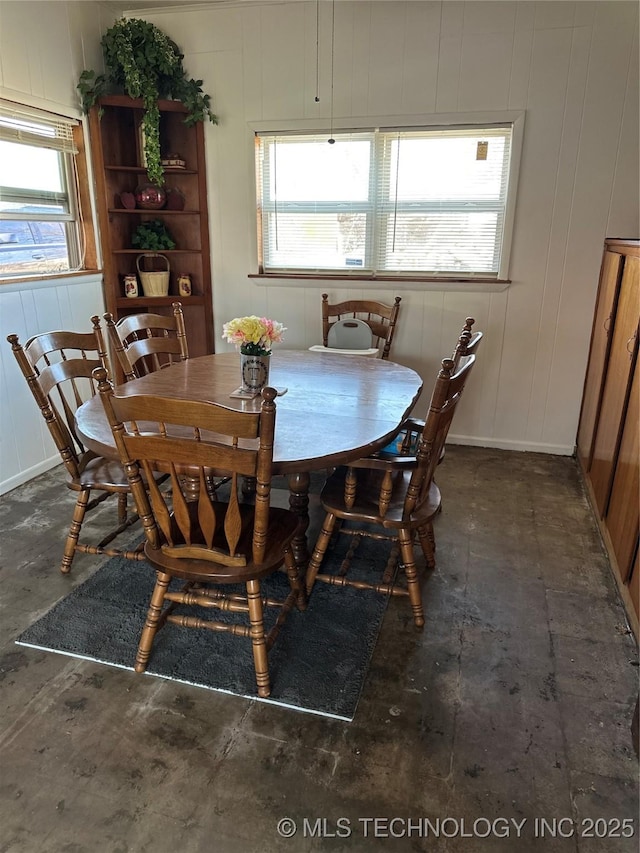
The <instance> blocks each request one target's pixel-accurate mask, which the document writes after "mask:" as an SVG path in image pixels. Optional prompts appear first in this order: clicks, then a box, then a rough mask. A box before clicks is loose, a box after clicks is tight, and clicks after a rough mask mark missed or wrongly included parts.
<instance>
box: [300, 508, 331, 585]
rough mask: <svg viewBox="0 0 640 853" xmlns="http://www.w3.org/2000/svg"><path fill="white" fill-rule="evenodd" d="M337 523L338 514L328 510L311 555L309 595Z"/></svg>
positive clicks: (308, 575) (308, 569) (308, 583)
mask: <svg viewBox="0 0 640 853" xmlns="http://www.w3.org/2000/svg"><path fill="white" fill-rule="evenodd" d="M335 523H336V516H335V515H333V513H331V512H328V513H327V515H326V516H325V519H324V521H323V523H322V529H321V530H320V535H319V536H318V539H317V541H316V545H315V548H314V549H313V554H312V555H311V559H310V560H309V566H308V568H307V581H306V583H307V595H309V594H310V593H311V590H312V589H313V584H314V582H315V579H316V575H317V574H318V572H319V571H320V566H321V564H322V560H323V559H324V555H325V554H326V552H327V547H328V545H329V540H330V539H331V534H332V533H333V527H334V525H335Z"/></svg>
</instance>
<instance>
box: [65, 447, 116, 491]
mask: <svg viewBox="0 0 640 853" xmlns="http://www.w3.org/2000/svg"><path fill="white" fill-rule="evenodd" d="M92 457H93V458H92ZM67 486H68V488H70V489H73V491H74V492H80V491H82V490H83V489H100V490H102V491H104V490H108V491H110V492H112V491H113V492H128V491H129V481H128V480H127V475H126V474H125V472H124V468H123V467H122V465H121V464H120V462H116V461H115V460H114V459H106V458H105V457H104V456H94V455H93V454H92V453H90V452H89V453H87V454H85V455H84V456H83V457H81V459H80V474H79V476H78V477H72V476H70V475H69V477H68V479H67Z"/></svg>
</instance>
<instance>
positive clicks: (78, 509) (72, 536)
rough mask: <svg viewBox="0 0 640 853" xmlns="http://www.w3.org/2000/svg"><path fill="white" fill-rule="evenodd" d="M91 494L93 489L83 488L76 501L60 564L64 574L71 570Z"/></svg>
mask: <svg viewBox="0 0 640 853" xmlns="http://www.w3.org/2000/svg"><path fill="white" fill-rule="evenodd" d="M90 494H91V489H83V490H82V491H81V492H80V493H79V495H78V500H77V501H76V505H75V508H74V510H73V517H72V519H71V525H70V527H69V533H68V534H67V541H66V542H65V545H64V554H63V556H62V563H61V565H60V571H61V572H62V574H63V575H66V574H68V573H69V572H70V571H71V563H72V562H73V558H74V556H75V553H76V546H77V544H78V539H79V537H80V529H81V527H82V522H83V521H84V516H85V513H86V511H87V504H88V503H89V495H90Z"/></svg>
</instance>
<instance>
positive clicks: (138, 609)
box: [16, 536, 388, 721]
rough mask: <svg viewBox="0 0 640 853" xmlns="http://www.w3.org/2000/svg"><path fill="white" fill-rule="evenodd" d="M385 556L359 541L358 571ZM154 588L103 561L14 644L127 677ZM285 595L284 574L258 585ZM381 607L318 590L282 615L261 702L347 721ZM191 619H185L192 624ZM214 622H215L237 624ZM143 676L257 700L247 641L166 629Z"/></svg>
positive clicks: (137, 570)
mask: <svg viewBox="0 0 640 853" xmlns="http://www.w3.org/2000/svg"><path fill="white" fill-rule="evenodd" d="M348 544H349V542H348V539H347V537H344V536H343V537H340V541H339V543H338V545H337V546H336V548H335V550H333V551H330V552H329V554H328V555H327V558H326V559H325V562H324V563H323V571H328V572H331V571H332V570H333V571H335V570H336V569H337V567H339V565H340V563H341V561H342V558H343V556H344V552H345V551H346V548H347V547H348ZM387 555H388V549H387V548H386V547H384V545H383V546H381V545H380V544H379V543H376V542H374V541H371V540H362V541H361V543H360V545H359V547H358V550H357V562H358V568H359V569H360V570H363V571H365V572H367V573H369V572H370V571H376V570H377V572H378V574H380V573H381V571H382V568H383V567H384V565H385V562H386V558H387ZM154 580H155V578H154V572H153V570H152V569H151V567H150V566H149V565H147V564H146V563H133V562H130V561H127V560H124V559H122V558H114V559H112V560H109V562H107V563H106V564H105V565H104V566H102V567H101V568H100V569H98V571H97V572H96V573H95V574H94V575H93V576H92V577H91V578H89V579H88V580H87V581H85V582H84V583H83V584H81V585H80V586H78V587H76V588H75V589H74V590H73V592H71V593H70V594H69V595H68V596H67V597H66V598H64V599H62V600H61V601H59V602H58V603H57V604H56V605H54V607H53V608H52V609H51V610H49V612H48V613H46V614H45V615H44V616H43V617H42V618H40V619H39V620H38V621H37V622H35V623H34V624H33V625H31V626H30V627H29V628H28V629H27V630H26V631H25V632H24V633H23V634H21V635H20V636H19V637H18V639H17V640H16V642H17V643H18V644H19V645H24V646H31V647H34V648H38V649H44V650H46V651H52V652H57V653H60V654H63V655H70V656H74V657H79V658H84V659H87V660H93V661H96V662H98V663H103V664H109V665H112V666H117V667H122V668H124V669H131V670H133V663H134V660H135V654H136V650H137V645H138V640H139V637H140V632H141V630H142V626H143V623H144V618H145V616H146V611H147V608H148V604H149V599H150V596H151V591H152V589H153V584H154ZM227 589H229V588H227ZM288 589H289V587H288V582H287V579H286V576H285V575H284V574H283V573H281V572H276V573H275V574H274V575H272V576H271V577H269V578H267V579H266V580H265V581H263V591H264V593H265V594H267V595H270V596H274V597H277V598H284V596H286V594H287V591H288ZM386 606H387V599H386V598H385V597H384V596H381V595H378V594H376V593H375V592H372V591H358V590H355V589H349V588H347V589H337V588H335V587H332V586H329V585H328V584H325V583H316V585H315V588H314V590H313V593H312V595H311V597H310V600H309V606H308V608H307V610H306V611H305V612H304V613H301V612H299V611H297V610H293V611H292V612H291V613H290V614H289V616H288V617H287V621H286V622H285V624H284V626H283V628H282V630H281V632H280V634H279V636H278V638H277V640H276V642H275V644H274V646H273V648H272V649H271V652H270V653H269V669H270V675H271V685H272V690H271V696H270V698H269V699H264V700H259V701H265V702H271V703H275V704H278V705H284V706H287V707H290V708H296V709H298V710H301V711H307V712H310V713H315V714H321V715H324V716H330V717H335V718H338V719H341V720H347V721H348V720H352V719H353V716H354V714H355V711H356V706H357V704H358V699H359V696H360V693H361V690H362V686H363V683H364V679H365V676H366V673H367V668H368V665H369V661H370V659H371V655H372V653H373V650H374V647H375V644H376V640H377V637H378V632H379V630H380V626H381V624H382V618H383V616H384V612H385V609H386ZM197 610H198V608H190V609H189V612H190V613H192V614H194V615H195V611H197ZM269 610H270V609H267V613H266V614H265V623H266V627H267V630H268V628H269V627H270V624H272V622H269V620H268V618H267V616H268V615H273V616H274V617H275V615H276V614H275V611H274V612H273V613H272V614H269ZM176 612H179V609H177V610H176ZM215 614H216V618H220V619H221V620H223V619H225V618H226V619H227V620H228V621H232V620H234V619H237V617H234V616H233V615H232V614H224V613H219V612H218V611H215ZM202 615H203V618H207V614H206V613H205V612H203V613H202ZM209 618H211V616H210V615H209ZM147 674H148V675H153V676H158V677H160V678H167V679H171V680H174V681H179V682H183V683H186V684H192V685H196V686H199V687H204V688H209V689H211V690H218V691H222V692H226V693H232V694H235V695H238V696H244V697H248V698H254V699H257V698H258V697H257V692H256V684H255V672H254V669H253V656H252V652H251V641H250V640H248V639H244V638H242V637H232V636H229V635H227V634H219V633H214V632H212V631H206V630H196V629H193V628H191V629H189V628H181V627H179V626H176V625H171V624H167V625H165V627H164V628H163V629H162V630H161V631H160V632H159V633H158V635H157V636H156V640H155V642H154V646H153V650H152V653H151V659H150V661H149V666H148V668H147ZM136 677H139V676H136Z"/></svg>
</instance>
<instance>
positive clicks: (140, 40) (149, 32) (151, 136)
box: [78, 18, 217, 186]
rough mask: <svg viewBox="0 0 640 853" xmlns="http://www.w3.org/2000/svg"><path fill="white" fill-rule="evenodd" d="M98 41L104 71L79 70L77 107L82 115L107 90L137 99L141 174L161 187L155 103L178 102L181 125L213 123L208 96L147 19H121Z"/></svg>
mask: <svg viewBox="0 0 640 853" xmlns="http://www.w3.org/2000/svg"><path fill="white" fill-rule="evenodd" d="M100 43H101V45H102V49H103V53H104V60H105V66H106V68H107V71H106V73H105V74H96V73H95V71H83V72H82V74H81V75H80V81H79V83H78V90H79V92H80V95H81V98H82V106H83V109H84V110H85V112H88V111H89V109H90V108H91V107H92V106H93V105H94V104H95V103H96V102H97V100H98V98H100V97H101V96H102V95H106V94H108V93H110V92H118V91H119V92H125V93H126V94H127V95H129V97H131V98H142V103H143V107H144V116H143V122H142V124H143V131H144V153H145V158H146V169H147V175H148V177H149V180H150V181H151V183H153V184H155V185H156V186H161V185H162V183H163V180H164V169H163V168H162V159H161V153H160V110H159V109H158V100H160V99H161V98H173V99H175V100H178V101H181V102H182V103H183V104H184V105H185V107H186V108H187V115H186V117H185V124H187V125H192V124H195V122H197V121H205V120H206V119H209V120H210V121H212V122H213V123H214V124H215V123H217V118H216V116H215V115H214V114H213V113H212V112H211V108H210V97H209V95H207V94H205V93H204V92H203V91H202V80H193V79H191V78H188V77H187V74H186V71H185V70H184V68H183V65H182V60H183V59H184V54H183V53H181V52H180V49H179V47H178V45H177V44H176V43H175V42H174V41H172V39H170V38H169V37H168V36H167V35H166V34H165V33H163V32H162V30H160V29H159V28H158V27H156V26H155V25H154V24H150V23H149V22H148V21H143V20H141V19H139V18H130V19H125V18H122V19H121V20H119V21H117V22H116V23H115V24H114V25H113V26H112V27H110V29H108V30H107V31H106V33H105V34H104V35H103V37H102V39H101V42H100Z"/></svg>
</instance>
